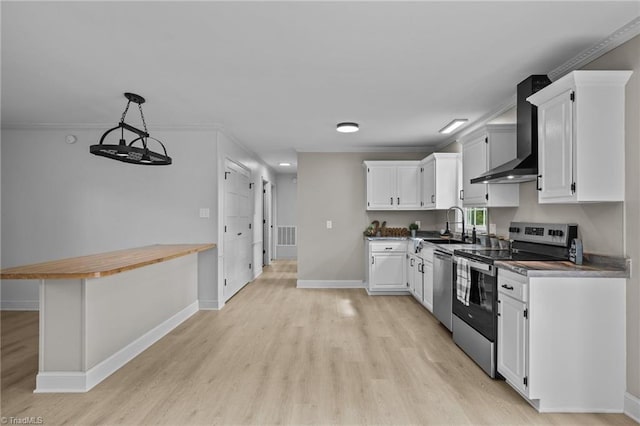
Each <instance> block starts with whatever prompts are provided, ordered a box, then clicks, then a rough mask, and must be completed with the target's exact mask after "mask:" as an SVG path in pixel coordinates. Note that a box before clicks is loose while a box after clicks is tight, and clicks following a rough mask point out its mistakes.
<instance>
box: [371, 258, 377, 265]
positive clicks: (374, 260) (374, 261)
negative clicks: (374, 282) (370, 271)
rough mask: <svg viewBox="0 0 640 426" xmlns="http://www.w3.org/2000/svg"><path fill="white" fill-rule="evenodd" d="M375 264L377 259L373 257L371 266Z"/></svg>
mask: <svg viewBox="0 0 640 426" xmlns="http://www.w3.org/2000/svg"><path fill="white" fill-rule="evenodd" d="M374 263H376V258H375V257H373V256H371V264H372V265H373V264H374Z"/></svg>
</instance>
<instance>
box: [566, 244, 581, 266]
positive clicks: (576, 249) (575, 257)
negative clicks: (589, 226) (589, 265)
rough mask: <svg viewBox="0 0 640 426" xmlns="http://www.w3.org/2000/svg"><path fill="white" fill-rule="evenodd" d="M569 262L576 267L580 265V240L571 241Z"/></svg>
mask: <svg viewBox="0 0 640 426" xmlns="http://www.w3.org/2000/svg"><path fill="white" fill-rule="evenodd" d="M569 260H570V261H571V262H573V263H575V264H576V265H582V240H581V239H579V238H574V239H573V240H571V247H570V248H569Z"/></svg>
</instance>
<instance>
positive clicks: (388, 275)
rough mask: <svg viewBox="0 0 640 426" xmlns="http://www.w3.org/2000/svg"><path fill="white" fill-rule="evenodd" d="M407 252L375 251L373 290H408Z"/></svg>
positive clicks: (373, 256) (373, 257)
mask: <svg viewBox="0 0 640 426" xmlns="http://www.w3.org/2000/svg"><path fill="white" fill-rule="evenodd" d="M405 260H406V253H404V252H396V253H373V254H372V265H371V277H370V279H371V283H370V289H371V290H406V288H407V285H406V281H405V273H406V270H405V268H406V263H405Z"/></svg>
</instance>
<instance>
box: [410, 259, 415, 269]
mask: <svg viewBox="0 0 640 426" xmlns="http://www.w3.org/2000/svg"><path fill="white" fill-rule="evenodd" d="M414 260H415V259H409V266H411V267H412V268H413V261H414Z"/></svg>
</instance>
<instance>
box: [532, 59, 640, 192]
mask: <svg viewBox="0 0 640 426" xmlns="http://www.w3.org/2000/svg"><path fill="white" fill-rule="evenodd" d="M631 74H632V71H573V72H572V73H569V74H567V75H565V76H564V77H562V78H560V79H559V80H557V81H555V82H553V83H552V84H550V85H549V86H547V87H545V88H544V89H542V90H540V91H539V92H537V93H535V94H533V95H532V96H530V97H529V98H527V100H528V101H529V102H531V103H532V104H533V105H536V106H537V107H538V170H539V171H538V182H537V185H538V191H539V192H538V202H540V203H580V202H606V201H624V179H625V177H624V176H625V168H624V163H625V162H624V114H625V110H624V98H625V85H626V83H627V81H628V80H629V77H631Z"/></svg>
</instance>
